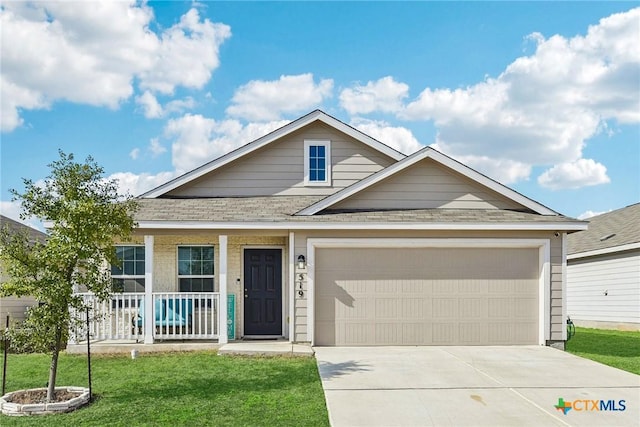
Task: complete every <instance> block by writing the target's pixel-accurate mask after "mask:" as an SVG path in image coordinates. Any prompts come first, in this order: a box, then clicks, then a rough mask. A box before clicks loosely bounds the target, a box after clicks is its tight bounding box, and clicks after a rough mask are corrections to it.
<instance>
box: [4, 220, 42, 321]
mask: <svg viewBox="0 0 640 427" xmlns="http://www.w3.org/2000/svg"><path fill="white" fill-rule="evenodd" d="M5 227H7V228H8V229H9V231H10V232H11V233H25V232H26V233H28V235H29V239H30V240H31V241H34V242H35V241H41V242H42V241H44V240H45V239H46V237H47V235H46V234H44V233H43V232H41V231H38V230H36V229H34V228H31V227H27V226H26V225H23V224H21V223H19V222H17V221H14V220H12V219H11V218H7V217H6V216H3V215H0V228H5ZM6 280H7V276H6V274H5V272H4V269H3V268H2V264H1V263H0V282H5V281H6ZM34 304H36V300H35V299H34V298H32V297H22V298H18V297H5V298H0V330H4V329H5V326H6V319H7V315H9V316H10V322H11V323H12V324H13V323H14V322H20V321H22V320H24V318H25V313H26V311H27V308H29V307H31V306H32V305H34Z"/></svg>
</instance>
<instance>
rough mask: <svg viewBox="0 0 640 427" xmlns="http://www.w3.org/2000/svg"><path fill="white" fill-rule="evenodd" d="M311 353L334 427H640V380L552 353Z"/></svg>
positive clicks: (523, 349) (526, 349) (521, 349)
mask: <svg viewBox="0 0 640 427" xmlns="http://www.w3.org/2000/svg"><path fill="white" fill-rule="evenodd" d="M315 351H316V358H317V361H318V368H319V370H320V377H321V378H322V386H323V388H324V391H325V396H326V400H327V407H328V409H329V417H330V420H331V424H332V425H333V426H334V427H338V426H482V425H486V426H553V425H559V426H567V425H576V426H638V425H639V424H640V376H638V375H634V374H631V373H628V372H625V371H621V370H619V369H615V368H610V367H608V366H605V365H601V364H599V363H596V362H592V361H590V360H586V359H582V358H580V357H576V356H573V355H571V354H569V353H565V352H563V351H560V350H556V349H553V348H549V347H540V346H517V347H339V348H338V347H316V348H315ZM559 399H563V402H564V403H565V404H566V403H567V402H571V403H572V409H569V410H568V411H567V414H566V415H565V414H564V413H563V411H560V410H558V409H556V408H555V406H556V405H558V400H559ZM595 401H603V402H604V403H600V402H595ZM622 401H624V402H622ZM601 405H602V406H601ZM623 405H624V410H621V409H623ZM594 408H598V409H600V410H595V409H594ZM613 409H616V410H613Z"/></svg>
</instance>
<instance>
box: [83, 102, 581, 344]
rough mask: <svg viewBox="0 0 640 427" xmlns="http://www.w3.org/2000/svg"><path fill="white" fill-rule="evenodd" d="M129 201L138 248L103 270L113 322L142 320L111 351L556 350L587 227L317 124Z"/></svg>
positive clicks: (450, 163)
mask: <svg viewBox="0 0 640 427" xmlns="http://www.w3.org/2000/svg"><path fill="white" fill-rule="evenodd" d="M139 202H140V207H139V210H138V212H137V213H136V221H137V222H138V224H139V228H138V229H137V230H136V236H137V237H136V238H135V239H134V240H133V241H132V242H122V243H121V244H120V245H119V246H118V248H119V249H118V250H119V253H120V256H121V258H122V259H123V261H124V268H123V269H122V270H121V269H117V268H114V270H113V273H114V277H115V279H117V280H118V281H120V285H121V286H122V288H123V289H124V290H125V291H129V293H128V294H123V295H124V296H123V297H118V298H120V299H122V298H124V299H125V300H124V301H121V302H117V303H116V302H114V303H113V304H112V307H114V306H117V307H132V306H133V307H134V308H138V309H139V311H141V312H144V313H145V316H143V317H144V319H141V318H137V319H138V320H135V319H134V320H132V322H133V323H134V326H137V328H136V327H134V328H133V330H132V331H127V330H124V329H122V330H120V331H119V332H117V333H116V332H113V333H112V334H111V335H110V336H111V337H114V336H116V335H118V334H120V335H118V338H122V337H123V336H124V337H125V338H131V337H133V336H135V338H136V339H138V338H141V339H142V338H143V339H144V342H146V343H151V342H153V340H154V339H155V338H172V337H174V338H175V337H178V338H186V339H191V338H212V337H213V338H217V339H219V341H220V342H221V343H223V342H226V341H227V337H228V336H229V338H230V339H234V338H235V339H239V338H284V339H288V340H290V341H295V342H310V343H312V344H314V345H328V346H349V345H510V344H540V345H554V346H557V347H563V345H564V341H565V339H566V328H565V318H566V313H565V305H564V285H563V284H564V279H565V278H564V276H563V269H564V263H565V258H564V254H565V252H566V251H565V246H564V245H565V241H566V235H567V233H571V232H573V231H577V230H584V229H586V227H587V224H586V223H585V222H583V221H578V220H575V219H572V218H567V217H565V216H562V215H560V214H558V213H556V212H554V211H553V210H551V209H549V208H547V207H545V206H543V205H541V204H540V203H538V202H535V201H533V200H531V199H529V198H527V197H525V196H523V195H522V194H519V193H517V192H516V191H514V190H511V189H510V188H508V187H505V186H504V185H501V184H500V183H498V182H496V181H494V180H492V179H490V178H487V177H486V176H484V175H482V174H480V173H478V172H476V171H474V170H472V169H470V168H468V167H467V166H465V165H463V164H461V163H459V162H457V161H455V160H453V159H451V158H450V157H447V156H445V155H444V154H442V153H440V152H438V151H436V150H434V149H432V148H424V149H423V150H421V151H419V152H417V153H415V154H413V155H411V156H408V157H407V156H405V155H403V154H401V153H399V152H398V151H395V150H394V149H392V148H390V147H389V146H387V145H384V144H382V143H381V142H379V141H377V140H375V139H373V138H371V137H369V136H367V135H365V134H363V133H361V132H360V131H358V130H356V129H354V128H352V127H350V126H348V125H346V124H345V123H342V122H340V121H339V120H337V119H335V118H333V117H331V116H329V115H327V114H325V113H324V112H322V111H318V110H316V111H314V112H312V113H310V114H307V115H306V116H303V117H301V118H300V119H298V120H296V121H293V122H291V123H290V124H288V125H286V126H284V127H282V128H280V129H278V130H276V131H274V132H272V133H269V134H268V135H266V136H264V137H262V138H260V139H257V140H255V141H253V142H251V143H249V144H247V145H245V146H243V147H240V148H238V149H237V150H235V151H232V152H230V153H228V154H226V155H224V156H222V157H220V158H218V159H216V160H213V161H212V162H210V163H207V164H205V165H203V166H201V167H199V168H197V169H195V170H193V171H191V172H189V173H187V174H185V175H183V176H180V177H178V178H176V179H174V180H172V181H170V182H167V183H166V184H164V185H161V186H159V187H157V188H155V189H153V190H151V191H149V192H147V193H146V194H144V195H142V196H141V197H140V200H139ZM134 291H137V293H134ZM176 292H180V293H176ZM131 295H133V297H132V296H131ZM208 295H211V296H210V297H208ZM228 296H233V297H235V304H234V305H231V304H229V302H230V301H229V300H228ZM127 298H129V300H126V299H127ZM136 299H138V300H139V301H141V302H142V309H140V308H139V307H138V306H137V304H138V302H136ZM185 300H186V301H185ZM151 306H153V310H154V313H156V314H155V316H153V315H151V308H150V307H151ZM177 307H181V308H177ZM123 310H124V309H123ZM229 310H232V311H235V317H234V318H231V317H230V320H229V321H226V319H227V315H228V311H229ZM177 312H178V317H179V318H180V320H179V322H178V323H175V324H174V325H173V326H174V328H170V329H172V331H171V330H168V329H167V328H166V326H167V325H168V324H171V319H172V318H173V317H172V316H175V315H176V313H177ZM211 312H216V313H217V314H215V315H214V317H213V320H212V321H210V322H209V321H206V322H204V323H203V321H202V320H201V319H203V318H206V316H208V315H210V313H211ZM158 313H160V314H158ZM146 314H149V315H148V316H146ZM203 316H204V317H203ZM127 319H128V318H126V319H125V321H124V323H123V324H124V325H126V324H128V322H129V321H128V320H127ZM136 322H137V323H136ZM154 322H155V327H154ZM112 325H113V323H112ZM183 325H188V326H187V327H186V328H184V327H182V326H183ZM203 325H205V326H206V327H208V326H211V325H213V328H214V330H213V333H207V332H206V327H203ZM177 326H181V328H178V327H177ZM96 330H98V329H96ZM176 331H178V332H176ZM203 331H204V332H203ZM122 334H124V335H122ZM97 336H99V337H103V336H105V335H104V334H101V333H99V334H98V335H97Z"/></svg>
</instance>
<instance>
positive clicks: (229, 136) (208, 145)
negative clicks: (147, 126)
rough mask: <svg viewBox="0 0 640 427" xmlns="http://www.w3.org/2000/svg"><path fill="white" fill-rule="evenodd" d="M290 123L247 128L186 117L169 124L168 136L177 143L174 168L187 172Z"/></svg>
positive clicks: (259, 124)
mask: <svg viewBox="0 0 640 427" xmlns="http://www.w3.org/2000/svg"><path fill="white" fill-rule="evenodd" d="M287 123H289V122H288V121H286V120H279V121H272V122H267V123H250V124H247V125H243V124H242V123H240V122H239V121H238V120H233V119H227V120H221V121H216V120H214V119H211V118H207V117H204V116H202V115H200V114H186V115H184V116H182V117H180V118H177V119H171V120H169V121H168V122H167V125H166V127H165V129H164V134H165V136H166V137H167V138H172V139H173V140H174V142H173V144H172V147H171V152H172V161H173V166H174V167H175V169H176V171H177V172H178V173H184V172H187V171H189V170H191V169H194V168H196V167H198V166H200V165H202V164H204V163H206V162H209V161H211V160H213V159H215V158H217V157H219V156H221V155H223V154H226V153H228V152H230V151H232V150H234V149H235V148H238V147H240V146H241V145H244V144H247V143H249V142H251V141H253V140H255V139H257V138H260V137H262V136H264V135H266V134H267V133H269V132H271V131H273V130H275V129H277V128H279V127H282V126H284V125H286V124H287Z"/></svg>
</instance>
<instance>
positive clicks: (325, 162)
mask: <svg viewBox="0 0 640 427" xmlns="http://www.w3.org/2000/svg"><path fill="white" fill-rule="evenodd" d="M304 184H305V185H307V186H331V142H330V141H318V140H305V141H304Z"/></svg>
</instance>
